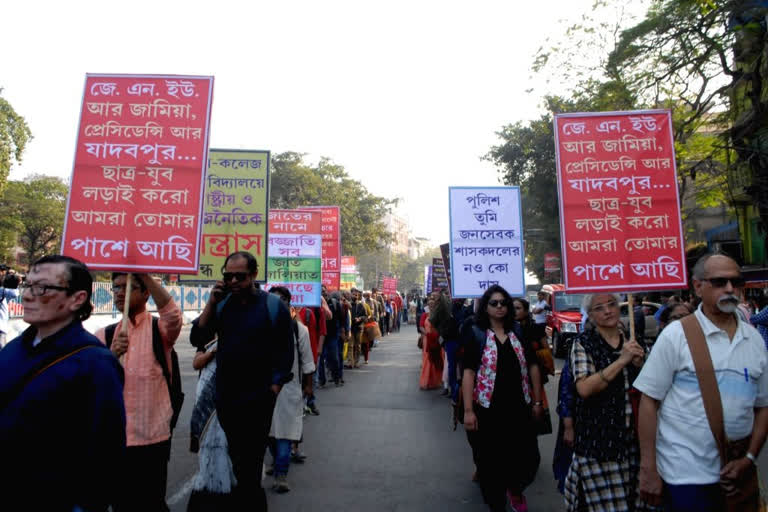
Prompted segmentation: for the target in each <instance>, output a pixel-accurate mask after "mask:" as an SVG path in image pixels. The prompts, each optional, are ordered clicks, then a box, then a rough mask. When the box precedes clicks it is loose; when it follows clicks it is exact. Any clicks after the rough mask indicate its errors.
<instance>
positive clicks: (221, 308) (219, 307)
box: [216, 293, 232, 319]
mask: <svg viewBox="0 0 768 512" xmlns="http://www.w3.org/2000/svg"><path fill="white" fill-rule="evenodd" d="M231 296H232V294H231V293H228V294H227V295H226V296H225V297H224V298H223V299H222V300H221V302H219V303H218V304H217V305H216V318H217V319H218V317H220V316H221V312H222V311H224V305H225V304H226V303H227V302H229V298H230V297H231Z"/></svg>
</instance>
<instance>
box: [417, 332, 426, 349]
mask: <svg viewBox="0 0 768 512" xmlns="http://www.w3.org/2000/svg"><path fill="white" fill-rule="evenodd" d="M416 346H417V347H419V350H424V338H423V337H422V335H421V334H419V341H417V342H416Z"/></svg>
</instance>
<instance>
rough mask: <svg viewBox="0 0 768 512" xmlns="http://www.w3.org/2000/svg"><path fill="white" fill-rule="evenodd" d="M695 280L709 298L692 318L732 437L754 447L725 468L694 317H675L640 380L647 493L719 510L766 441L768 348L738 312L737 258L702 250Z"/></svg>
mask: <svg viewBox="0 0 768 512" xmlns="http://www.w3.org/2000/svg"><path fill="white" fill-rule="evenodd" d="M693 285H694V289H695V290H696V294H697V295H698V296H699V297H701V305H700V306H699V308H698V309H697V310H696V312H695V313H694V315H692V317H694V318H695V321H697V322H698V324H699V326H700V327H701V330H702V331H703V337H704V343H705V344H706V347H707V348H708V350H709V356H710V358H711V360H712V366H713V367H714V371H715V377H716V380H717V387H718V389H719V392H720V399H721V402H722V417H723V420H724V425H725V436H726V438H727V439H728V440H729V441H739V440H743V441H744V442H743V443H742V444H743V446H744V448H745V449H746V451H745V452H742V453H741V454H740V456H739V457H738V458H736V459H729V461H728V463H727V464H726V465H725V466H724V467H722V468H721V465H720V454H719V451H718V446H717V443H716V442H715V439H714V436H713V434H712V430H711V429H710V426H709V422H708V419H707V415H706V412H705V410H704V402H703V398H702V392H701V389H700V387H699V381H698V379H699V376H698V375H697V373H696V365H695V364H694V362H693V358H692V356H691V349H689V346H688V340H687V339H686V334H685V331H684V330H683V325H682V323H681V322H683V321H685V320H686V319H684V320H681V321H677V322H673V323H671V324H669V325H668V326H667V327H666V328H665V329H664V330H663V331H662V332H661V334H660V335H659V338H658V340H657V341H656V344H655V345H654V347H653V350H652V351H651V355H650V357H649V359H648V361H647V362H646V363H645V366H644V367H643V370H642V372H641V373H640V375H639V376H638V378H637V380H636V381H635V384H634V385H635V387H636V388H637V389H639V390H640V391H641V392H642V393H643V397H642V400H641V403H640V411H639V414H638V416H639V418H640V422H639V437H640V451H641V460H640V475H639V480H640V482H639V483H640V494H641V495H642V497H643V498H645V499H646V500H647V501H649V502H650V503H652V504H659V503H664V505H665V506H666V509H665V510H668V511H673V512H676V511H683V510H684V511H688V510H696V511H698V512H707V511H713V512H714V511H720V510H724V499H725V495H726V494H729V495H731V494H733V493H734V492H737V491H738V489H739V487H740V485H741V483H742V482H741V481H742V479H743V477H745V476H749V475H750V474H751V472H753V471H754V464H755V458H756V457H757V456H758V454H759V453H760V449H761V448H762V447H763V443H764V442H765V438H766V434H767V433H768V355H766V350H765V346H764V345H763V342H762V340H761V338H760V335H759V334H758V333H757V331H756V330H755V329H753V328H752V327H751V326H749V325H748V324H747V323H746V322H743V321H742V320H740V319H739V318H738V316H737V315H736V314H735V311H736V307H737V306H738V304H739V297H738V293H739V289H740V288H742V287H743V286H744V279H743V278H742V276H741V269H740V268H739V265H738V263H736V261H734V260H733V259H731V258H730V257H729V256H726V255H723V254H706V255H704V256H702V257H701V258H700V259H699V260H698V261H697V262H696V265H695V266H694V267H693ZM688 318H691V317H688ZM690 332H691V336H693V333H694V331H693V330H691V331H690ZM705 357H706V354H705ZM738 492H740V491H738ZM741 510H752V508H748V507H746V505H745V507H744V508H741Z"/></svg>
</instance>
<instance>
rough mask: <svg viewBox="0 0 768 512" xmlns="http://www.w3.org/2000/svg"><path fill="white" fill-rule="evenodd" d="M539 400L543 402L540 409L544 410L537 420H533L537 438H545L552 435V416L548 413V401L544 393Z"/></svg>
mask: <svg viewBox="0 0 768 512" xmlns="http://www.w3.org/2000/svg"><path fill="white" fill-rule="evenodd" d="M541 399H542V400H541V401H542V402H543V404H542V407H543V408H544V414H543V415H542V416H541V418H539V419H538V420H537V419H534V420H533V422H534V424H535V428H536V435H537V436H545V435H547V434H551V433H552V416H551V415H550V413H549V401H548V400H547V393H546V392H545V393H544V395H543V396H542V397H541Z"/></svg>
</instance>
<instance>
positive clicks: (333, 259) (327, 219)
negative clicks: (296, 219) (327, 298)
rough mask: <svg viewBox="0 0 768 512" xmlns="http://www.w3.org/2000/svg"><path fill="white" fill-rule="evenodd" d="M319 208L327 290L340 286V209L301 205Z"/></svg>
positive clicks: (307, 207) (308, 207)
mask: <svg viewBox="0 0 768 512" xmlns="http://www.w3.org/2000/svg"><path fill="white" fill-rule="evenodd" d="M302 208H303V209H309V210H320V212H321V215H322V235H323V284H324V285H325V286H326V287H327V288H328V289H329V290H338V289H339V287H340V286H341V209H340V208H339V207H338V206H303V207H302Z"/></svg>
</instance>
